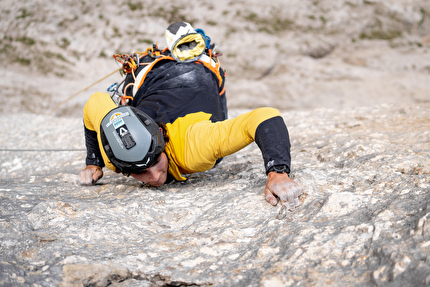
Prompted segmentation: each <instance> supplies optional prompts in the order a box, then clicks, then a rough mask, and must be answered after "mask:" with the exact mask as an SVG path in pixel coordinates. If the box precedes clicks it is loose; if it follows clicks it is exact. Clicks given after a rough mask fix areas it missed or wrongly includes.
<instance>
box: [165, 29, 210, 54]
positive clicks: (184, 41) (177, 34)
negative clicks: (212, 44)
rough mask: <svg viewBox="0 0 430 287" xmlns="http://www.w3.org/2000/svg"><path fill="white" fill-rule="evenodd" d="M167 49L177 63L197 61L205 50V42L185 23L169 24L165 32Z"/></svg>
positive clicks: (201, 36)
mask: <svg viewBox="0 0 430 287" xmlns="http://www.w3.org/2000/svg"><path fill="white" fill-rule="evenodd" d="M166 43H167V48H168V49H169V50H170V52H171V53H172V57H173V58H174V59H175V60H176V61H178V62H192V61H197V60H198V59H200V57H201V56H202V54H203V52H204V51H205V48H206V40H205V38H204V37H203V35H202V34H200V33H198V32H196V30H194V28H193V27H192V26H191V25H190V24H189V23H187V22H177V23H173V24H171V25H170V26H169V27H167V30H166Z"/></svg>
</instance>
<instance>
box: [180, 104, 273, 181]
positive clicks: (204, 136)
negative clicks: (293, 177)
mask: <svg viewBox="0 0 430 287" xmlns="http://www.w3.org/2000/svg"><path fill="white" fill-rule="evenodd" d="M276 116H280V113H279V111H278V110H277V109H274V108H259V109H256V110H254V111H251V112H248V113H245V114H242V115H240V116H238V117H236V118H234V119H229V120H225V121H222V122H216V123H212V122H210V121H209V120H206V121H201V122H198V123H195V124H193V125H191V126H190V127H189V128H188V129H187V132H186V135H185V150H184V166H183V167H182V169H183V170H184V171H185V172H186V173H193V172H200V171H205V170H209V169H211V168H212V167H213V166H214V164H215V162H216V160H217V159H218V158H220V157H225V156H227V155H230V154H233V153H235V152H237V151H239V150H241V149H242V148H244V147H245V146H247V145H248V144H250V143H252V142H253V141H254V139H255V131H256V130H257V127H258V126H259V125H260V124H261V123H262V122H264V121H266V120H268V119H271V118H273V117H276Z"/></svg>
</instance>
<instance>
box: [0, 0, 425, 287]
mask: <svg viewBox="0 0 430 287" xmlns="http://www.w3.org/2000/svg"><path fill="white" fill-rule="evenodd" d="M429 16H430V2H429V1H426V0H421V1H413V0H409V1H406V0H404V1H401V0H398V1H394V0H389V1H378V0H367V1H363V0H351V1H340V0H339V1H337V0H333V1H307V0H306V1H305V0H301V1H299V0H294V1H281V0H275V1H270V2H264V1H256V0H246V1H224V0H221V1H215V2H214V1H187V2H186V3H181V2H180V1H176V2H174V1H163V0H159V1H109V0H100V1H91V2H90V1H46V0H43V1H42V0H32V1H24V0H15V1H10V0H2V1H1V2H0V33H1V34H0V36H1V35H3V36H2V37H1V38H0V59H1V61H2V65H1V67H0V99H1V100H2V105H0V112H1V114H0V123H1V125H2V129H1V130H0V142H1V147H0V171H1V175H0V285H2V286H35V287H37V286H108V285H111V286H430V275H429V274H430V255H429V254H430V222H429V220H430V219H429V218H430V175H429V174H430V152H429V149H430V136H429V131H430V116H429V115H430V95H429V90H430V89H429V88H430V81H429V75H430V58H429V55H428V53H429V48H430V19H429ZM176 21H188V22H190V23H191V24H192V25H193V26H194V27H195V28H202V29H204V31H205V32H206V34H207V35H208V36H210V37H211V39H212V42H215V43H217V45H218V48H217V51H218V52H219V53H222V54H223V55H222V56H221V57H220V61H221V64H222V66H223V67H224V69H225V70H227V97H228V106H229V109H230V116H231V117H233V116H235V115H238V114H239V113H240V112H242V111H246V110H248V109H251V108H255V107H260V106H273V107H276V108H278V109H280V110H281V111H282V115H283V117H284V119H285V122H286V123H287V125H288V127H289V130H290V136H291V140H292V145H293V148H292V157H293V173H292V176H293V177H294V179H295V180H296V181H297V182H298V183H299V184H300V185H301V186H302V187H303V189H304V194H303V196H302V197H301V207H300V208H299V209H298V210H297V211H296V212H294V213H288V215H287V217H286V218H285V219H282V220H279V219H276V216H277V214H278V212H279V211H280V207H271V206H270V205H269V204H268V203H266V202H265V200H264V196H263V190H264V184H265V175H264V170H263V166H262V159H261V155H260V152H259V150H258V148H257V146H256V145H255V144H251V145H250V146H248V147H247V148H246V149H244V150H243V151H241V152H239V153H237V154H235V155H233V156H230V157H227V158H225V159H224V161H223V162H222V163H221V164H220V165H219V166H218V167H216V168H215V169H213V170H211V171H208V172H205V173H199V174H194V175H191V176H190V178H189V180H188V181H187V182H186V183H173V184H170V185H166V186H163V187H160V188H151V187H148V186H146V185H142V184H140V183H139V182H136V181H135V180H133V179H130V178H126V177H123V176H120V175H117V174H114V173H111V172H109V171H106V172H105V177H104V178H103V179H102V180H101V182H100V183H99V184H98V185H96V186H94V187H80V186H76V185H75V184H74V178H75V175H76V174H77V173H78V172H79V170H80V169H82V168H83V166H84V157H85V146H84V141H83V134H82V119H81V116H82V107H83V105H84V103H85V102H86V100H87V99H88V97H89V96H90V94H91V93H93V92H95V91H105V90H106V88H107V87H108V86H109V85H110V84H111V83H113V82H115V81H119V80H121V76H120V75H119V73H116V74H114V75H112V76H110V77H108V78H106V79H104V80H102V81H100V82H98V83H97V84H96V85H94V86H92V87H90V88H88V89H86V88H87V87H89V86H90V85H92V84H93V83H95V82H97V81H99V80H100V79H102V78H104V77H105V76H107V75H109V74H110V73H111V72H113V71H114V70H116V69H117V68H118V66H117V65H116V64H115V61H114V60H113V58H112V54H114V53H131V52H134V51H144V50H145V49H146V48H147V47H148V46H150V45H152V43H153V42H158V43H159V46H161V47H164V46H165V41H164V31H165V29H166V27H167V26H168V25H169V24H170V23H172V22H176ZM79 91H82V92H81V93H79V94H77V93H78V92H79ZM76 94H77V95H76ZM74 95H76V96H74ZM59 104H61V105H60V106H58V105H59Z"/></svg>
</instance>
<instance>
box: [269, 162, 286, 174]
mask: <svg viewBox="0 0 430 287" xmlns="http://www.w3.org/2000/svg"><path fill="white" fill-rule="evenodd" d="M271 171H274V172H277V173H284V172H285V173H287V174H288V173H290V168H289V167H288V166H287V165H286V164H280V165H273V166H272V167H271V168H269V170H268V171H267V173H269V172H271Z"/></svg>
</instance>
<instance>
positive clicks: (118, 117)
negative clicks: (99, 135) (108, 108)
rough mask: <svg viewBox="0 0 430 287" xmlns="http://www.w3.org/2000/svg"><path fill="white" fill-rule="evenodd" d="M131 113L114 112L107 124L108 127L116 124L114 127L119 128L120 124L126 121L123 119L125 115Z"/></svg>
mask: <svg viewBox="0 0 430 287" xmlns="http://www.w3.org/2000/svg"><path fill="white" fill-rule="evenodd" d="M129 115H130V114H129V113H128V112H125V113H121V112H118V113H114V114H113V115H112V116H111V117H110V119H109V122H108V123H107V124H106V127H107V128H108V127H109V126H110V125H114V128H115V129H117V128H119V127H120V126H122V124H124V121H123V120H122V118H123V117H126V116H129Z"/></svg>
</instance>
